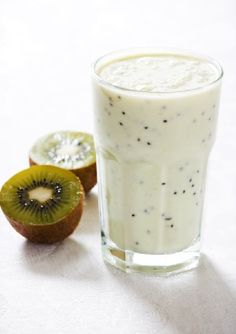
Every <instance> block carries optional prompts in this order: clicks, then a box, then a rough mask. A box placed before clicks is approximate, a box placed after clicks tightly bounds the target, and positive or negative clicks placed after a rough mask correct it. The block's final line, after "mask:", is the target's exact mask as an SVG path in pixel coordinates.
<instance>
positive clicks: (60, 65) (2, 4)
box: [0, 0, 236, 334]
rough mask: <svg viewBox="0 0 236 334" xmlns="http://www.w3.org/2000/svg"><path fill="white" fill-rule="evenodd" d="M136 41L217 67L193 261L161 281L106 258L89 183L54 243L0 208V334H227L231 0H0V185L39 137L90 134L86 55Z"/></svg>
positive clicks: (232, 183)
mask: <svg viewBox="0 0 236 334" xmlns="http://www.w3.org/2000/svg"><path fill="white" fill-rule="evenodd" d="M136 46H169V47H177V48H184V49H190V50H193V51H196V52H199V53H203V54H208V55H210V56H213V57H214V58H216V59H217V60H219V62H220V63H221V64H222V66H223V68H224V70H225V76H224V82H223V92H222V102H221V108H220V118H219V126H218V138H217V141H216V144H215V146H214V149H213V152H212V155H211V159H210V165H209V171H208V186H207V196H206V205H205V214H204V238H203V253H204V255H203V257H202V262H201V265H200V267H199V269H198V270H195V271H193V272H189V273H185V274H183V275H178V276H174V277H170V278H166V279H165V278H155V277H148V276H143V275H139V274H132V275H126V274H123V273H121V272H119V271H117V270H115V269H113V268H110V267H108V266H106V265H104V264H103V262H102V259H101V254H100V236H99V225H98V215H97V195H96V189H95V190H94V191H93V192H92V193H91V195H90V196H89V197H88V198H87V200H86V206H85V210H84V215H83V219H82V222H81V225H80V227H79V228H78V230H77V231H76V232H75V233H74V234H73V236H72V237H70V238H68V239H67V240H66V241H64V242H63V243H62V244H58V245H53V246H47V247H46V246H45V247H44V246H38V245H37V246H36V245H32V244H30V243H28V242H26V241H25V239H24V238H23V237H21V236H20V235H18V234H17V233H16V232H15V231H14V230H13V229H12V228H11V226H10V225H9V224H8V223H7V221H6V219H5V218H4V216H3V215H2V214H1V215H0V333H1V334H28V333H34V334H37V333H46V334H48V333H50V334H51V333H52V334H54V333H57V334H64V333H68V334H74V333H80V334H84V333H85V334H96V333H102V334H106V333H107V334H108V333H117V334H118V333H120V334H128V333H129V334H146V333H147V334H154V333H158V334H159V333H164V334H172V333H180V334H188V333H189V334H195V333H196V334H205V333H206V334H233V333H236V241H235V240H236V131H235V128H236V116H235V115H236V114H235V111H236V109H235V105H236V2H235V0H222V1H220V0H218V1H217V0H214V1H213V0H204V1H203V0H196V1H191V0H179V1H174V0H173V1H171V0H162V1H160V0H146V1H143V0H119V1H117V0H116V1H114V0H94V1H92V0H85V1H81V0H33V1H32V0H28V1H27V0H21V1H19V0H0V157H1V159H0V184H1V185H2V184H3V183H4V182H5V181H6V179H7V178H9V177H10V176H12V174H15V173H16V172H17V171H19V170H21V169H23V168H25V167H27V164H28V157H27V155H28V150H29V148H30V146H31V145H32V143H33V142H34V140H35V139H36V138H38V137H39V136H41V135H44V134H46V133H47V132H51V131H54V130H61V129H74V130H83V131H87V132H92V130H93V125H92V96H91V87H90V66H91V63H92V62H93V61H94V60H95V59H96V58H97V57H98V56H100V55H102V54H104V53H106V52H109V51H112V50H115V49H121V48H126V47H136Z"/></svg>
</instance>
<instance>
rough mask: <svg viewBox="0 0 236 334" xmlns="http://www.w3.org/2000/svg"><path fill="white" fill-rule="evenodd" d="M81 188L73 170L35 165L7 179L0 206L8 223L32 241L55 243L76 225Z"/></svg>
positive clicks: (81, 200) (81, 195) (80, 203)
mask: <svg viewBox="0 0 236 334" xmlns="http://www.w3.org/2000/svg"><path fill="white" fill-rule="evenodd" d="M83 197H84V195H83V187H82V185H81V183H80V180H79V179H78V177H76V175H74V174H73V173H72V172H70V171H67V170H65V169H62V168H58V167H54V166H34V167H31V168H28V169H25V170H23V171H21V172H19V173H18V174H16V175H14V176H13V177H12V178H10V179H9V180H8V181H7V182H6V183H5V184H4V185H3V187H2V189H1V192H0V205H1V207H2V210H3V212H4V214H5V215H6V217H7V219H8V220H9V222H10V224H11V225H12V226H13V227H14V228H15V230H16V231H17V232H19V233H20V234H22V235H23V236H24V237H25V238H27V239H28V240H30V241H32V242H39V243H54V242H58V241H61V240H63V239H65V238H66V237H68V236H69V235H70V234H71V233H72V232H73V231H74V229H75V228H76V227H77V225H78V224H79V221H80V217H81V214H82V210H83Z"/></svg>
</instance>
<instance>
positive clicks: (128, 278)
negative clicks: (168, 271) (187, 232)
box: [107, 255, 236, 334]
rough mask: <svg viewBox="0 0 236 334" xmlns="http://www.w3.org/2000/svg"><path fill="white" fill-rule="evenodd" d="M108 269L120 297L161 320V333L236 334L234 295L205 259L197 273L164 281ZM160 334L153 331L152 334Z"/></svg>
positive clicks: (220, 275) (159, 278) (202, 260)
mask: <svg viewBox="0 0 236 334" xmlns="http://www.w3.org/2000/svg"><path fill="white" fill-rule="evenodd" d="M107 269H108V272H109V273H110V274H111V275H112V278H113V279H114V280H117V281H118V282H119V283H120V288H121V290H122V292H121V293H126V294H127V293H128V294H129V295H130V296H131V298H132V297H133V298H134V300H136V302H137V298H138V300H139V301H140V303H142V305H143V307H144V308H145V309H146V312H150V314H152V317H153V318H155V317H159V318H160V319H162V326H163V327H162V329H163V330H164V328H165V327H166V326H168V328H169V330H171V333H176V334H177V333H178V334H180V333H181V334H190V333H191V334H195V333H196V334H205V333H209V334H213V333H214V334H223V333H227V334H235V328H236V316H235V315H236V292H235V291H234V292H233V291H231V290H230V288H229V286H228V285H227V283H226V282H225V280H224V274H223V271H222V272H220V271H219V270H218V269H217V268H216V266H215V265H214V264H213V263H212V262H211V261H210V259H209V258H207V257H206V256H205V255H202V258H201V262H200V265H199V267H198V268H197V269H195V270H192V271H189V272H186V273H182V274H178V275H173V276H170V277H166V278H165V277H154V276H147V275H142V274H125V273H122V272H119V271H118V270H117V269H115V268H112V267H111V266H110V265H107ZM131 310H132V309H131ZM131 310H130V311H131ZM161 332H162V331H161V328H158V330H157V329H155V328H153V332H152V334H155V333H161Z"/></svg>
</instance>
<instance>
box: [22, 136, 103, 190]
mask: <svg viewBox="0 0 236 334" xmlns="http://www.w3.org/2000/svg"><path fill="white" fill-rule="evenodd" d="M29 162H30V165H31V166H32V165H54V166H57V167H61V168H65V169H67V170H70V171H72V172H73V173H74V174H75V175H77V176H78V177H79V178H80V181H81V183H82V185H83V187H84V190H85V192H88V191H89V190H91V189H92V188H93V187H94V185H95V184H96V183H97V174H96V154H95V148H94V141H93V136H91V135H90V134H87V133H84V132H74V131H59V132H54V133H50V134H48V135H46V136H44V137H42V138H40V139H39V140H38V141H36V143H35V144H34V145H33V147H32V148H31V150H30V153H29Z"/></svg>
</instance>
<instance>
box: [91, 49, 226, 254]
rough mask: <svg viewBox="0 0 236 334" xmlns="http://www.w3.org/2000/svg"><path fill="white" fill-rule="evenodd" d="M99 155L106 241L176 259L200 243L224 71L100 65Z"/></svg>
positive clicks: (192, 61)
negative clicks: (211, 151) (207, 173)
mask: <svg viewBox="0 0 236 334" xmlns="http://www.w3.org/2000/svg"><path fill="white" fill-rule="evenodd" d="M96 75H97V80H95V83H94V92H95V101H96V104H95V108H96V109H95V115H96V119H95V127H96V136H95V139H96V148H97V158H98V159H97V160H98V171H99V173H98V174H99V175H98V178H99V196H100V214H101V221H102V229H103V232H104V234H105V235H106V236H107V237H108V238H109V239H110V240H111V241H112V242H113V243H114V244H115V245H116V246H117V247H118V248H119V249H121V250H130V251H133V252H136V253H142V254H171V253H175V252H179V251H182V250H184V249H186V248H188V247H190V246H191V245H193V244H194V243H196V242H198V240H199V236H200V227H201V215H202V207H203V199H204V184H205V177H206V166H207V160H208V156H209V152H210V150H211V147H212V144H213V142H214V138H215V129H216V121H217V110H218V104H219V95H220V94H219V93H220V80H218V79H219V77H220V76H221V70H220V68H219V67H218V66H217V64H215V63H214V62H212V61H209V60H206V59H204V58H201V57H195V56H190V55H182V54H175V53H156V54H155V53H152V54H145V53H144V54H142V53H140V54H136V55H131V56H126V57H124V58H117V59H112V60H110V59H109V60H107V61H103V62H102V63H100V64H99V63H98V64H97V66H96Z"/></svg>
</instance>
